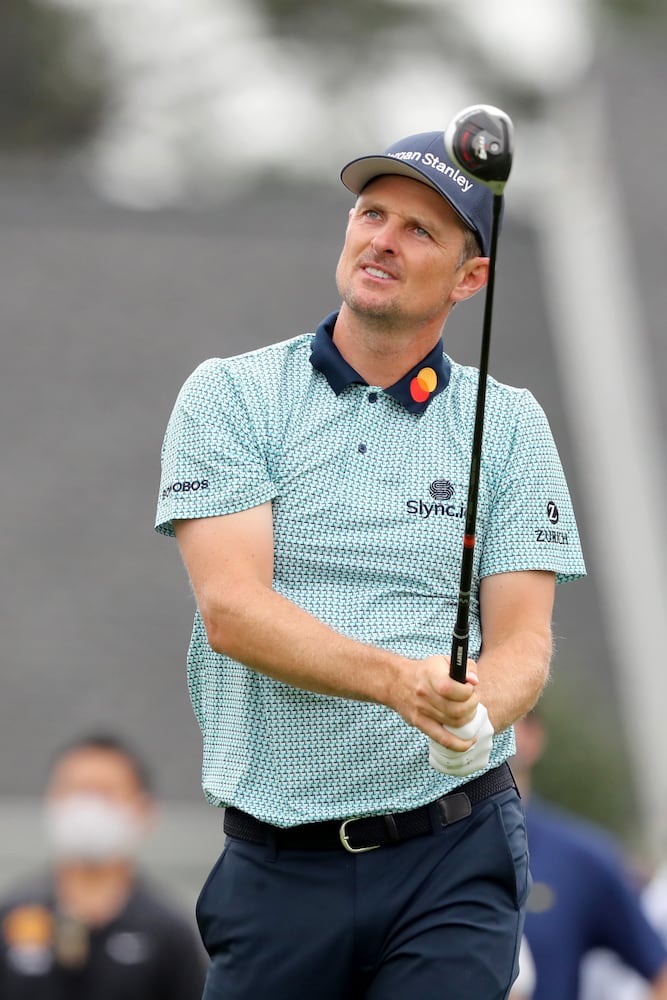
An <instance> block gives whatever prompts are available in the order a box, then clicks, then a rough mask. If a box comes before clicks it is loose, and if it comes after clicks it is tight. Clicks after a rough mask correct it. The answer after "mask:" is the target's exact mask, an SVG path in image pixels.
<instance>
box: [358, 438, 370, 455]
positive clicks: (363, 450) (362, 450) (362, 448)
mask: <svg viewBox="0 0 667 1000" xmlns="http://www.w3.org/2000/svg"><path fill="white" fill-rule="evenodd" d="M357 450H358V452H359V454H360V455H365V454H366V451H367V450H368V449H367V448H366V445H365V444H364V442H363V441H362V442H361V444H360V445H359V447H358V449H357Z"/></svg>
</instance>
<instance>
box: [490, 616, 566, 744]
mask: <svg viewBox="0 0 667 1000" xmlns="http://www.w3.org/2000/svg"><path fill="white" fill-rule="evenodd" d="M551 654H552V638H551V632H550V631H548V632H547V631H544V632H534V631H528V630H527V631H522V632H516V633H514V634H512V635H511V636H509V637H508V638H506V639H505V640H504V641H503V642H501V643H498V644H497V645H495V646H493V648H491V649H489V650H486V649H485V647H484V645H482V651H481V654H480V657H479V661H478V663H477V674H478V676H479V684H478V686H477V695H478V697H479V700H480V701H481V702H482V704H483V705H486V708H487V710H488V713H489V718H490V719H491V723H492V725H493V728H494V729H495V731H496V732H500V730H502V729H506V728H507V727H508V726H510V725H511V724H512V723H513V722H514V721H515V720H516V719H518V718H520V717H521V716H522V715H525V714H526V712H528V711H530V709H531V708H532V707H533V706H534V705H535V703H536V702H537V700H538V698H539V697H540V694H541V693H542V689H543V688H544V685H545V684H546V682H547V680H548V677H549V665H550V663H551Z"/></svg>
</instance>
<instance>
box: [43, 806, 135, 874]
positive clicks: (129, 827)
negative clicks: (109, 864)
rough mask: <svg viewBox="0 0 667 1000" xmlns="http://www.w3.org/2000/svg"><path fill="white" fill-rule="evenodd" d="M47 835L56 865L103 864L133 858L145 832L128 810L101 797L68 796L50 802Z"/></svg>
mask: <svg viewBox="0 0 667 1000" xmlns="http://www.w3.org/2000/svg"><path fill="white" fill-rule="evenodd" d="M45 820H46V833H47V837H48V839H49V841H50V844H51V848H52V853H53V855H54V857H55V858H56V860H58V861H90V862H105V861H118V860H122V859H124V860H128V859H130V858H133V857H134V856H135V855H136V853H137V849H138V847H139V843H140V842H141V840H142V837H143V833H144V828H143V825H142V824H141V822H140V821H139V819H138V817H137V816H136V814H135V813H134V812H133V811H132V810H131V809H129V808H128V807H127V806H123V805H119V804H118V803H115V802H110V801H109V800H108V799H106V798H104V796H101V795H90V794H87V795H69V796H67V797H66V798H62V799H56V800H53V801H51V802H49V803H48V804H47V806H46V812H45Z"/></svg>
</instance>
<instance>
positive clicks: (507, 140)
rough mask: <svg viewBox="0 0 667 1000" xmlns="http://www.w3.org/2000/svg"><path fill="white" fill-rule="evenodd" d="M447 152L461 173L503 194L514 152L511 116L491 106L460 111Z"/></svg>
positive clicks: (453, 122)
mask: <svg viewBox="0 0 667 1000" xmlns="http://www.w3.org/2000/svg"><path fill="white" fill-rule="evenodd" d="M445 148H446V150H447V154H448V156H449V157H450V159H451V160H453V161H454V163H456V165H457V166H458V167H459V169H460V170H462V171H463V172H464V173H466V174H468V176H469V177H472V178H473V180H476V181H479V183H480V184H484V185H485V186H486V187H488V188H490V189H491V191H493V193H494V194H497V195H500V194H502V193H503V190H504V188H505V184H506V183H507V178H508V177H509V174H510V170H511V169H512V153H513V149H514V126H513V124H512V119H511V118H510V117H509V115H507V114H505V112H504V111H501V110H500V108H495V107H493V105H491V104H473V105H471V106H470V107H468V108H464V109H463V110H462V111H460V112H459V113H458V114H457V115H456V116H455V117H454V118H453V119H452V120H451V122H450V123H449V125H448V126H447V129H446V130H445Z"/></svg>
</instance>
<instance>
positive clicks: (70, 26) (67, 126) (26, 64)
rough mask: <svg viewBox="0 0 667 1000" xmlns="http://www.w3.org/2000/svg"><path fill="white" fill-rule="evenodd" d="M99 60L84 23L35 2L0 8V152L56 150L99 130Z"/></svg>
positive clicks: (21, 0) (9, 2) (11, 1)
mask: <svg viewBox="0 0 667 1000" xmlns="http://www.w3.org/2000/svg"><path fill="white" fill-rule="evenodd" d="M105 93H106V87H105V81H104V78H103V72H102V70H101V62H100V60H99V58H93V56H92V53H91V50H90V48H89V47H88V44H87V43H86V44H84V35H83V22H82V19H81V18H80V17H77V16H76V15H75V14H73V13H70V12H68V11H65V10H62V9H59V8H56V7H51V6H46V5H42V4H40V3H39V2H37V0H2V3H1V4H0V148H1V149H3V150H4V151H17V152H28V151H39V150H54V149H58V148H61V147H66V146H70V145H75V144H78V143H80V142H81V141H82V140H83V139H85V138H87V137H88V136H89V135H91V134H92V133H93V131H94V130H95V128H96V126H97V123H98V122H99V120H100V118H101V116H102V114H103V112H104V107H105V100H106V98H105Z"/></svg>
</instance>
